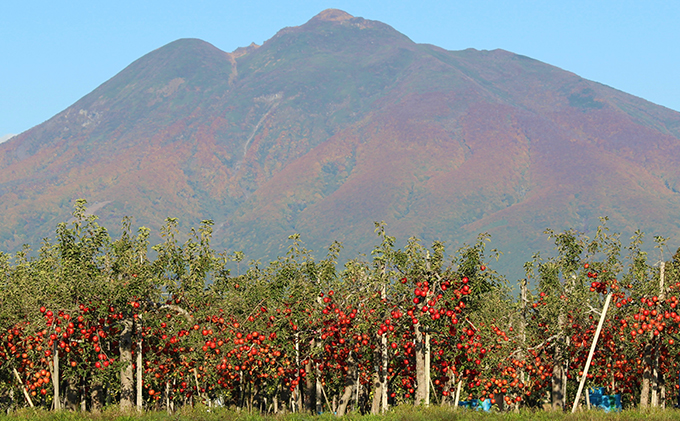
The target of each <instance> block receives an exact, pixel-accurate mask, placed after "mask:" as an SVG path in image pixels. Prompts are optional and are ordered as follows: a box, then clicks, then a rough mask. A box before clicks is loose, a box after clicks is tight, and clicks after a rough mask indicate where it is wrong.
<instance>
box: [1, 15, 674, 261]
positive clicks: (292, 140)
mask: <svg viewBox="0 0 680 421" xmlns="http://www.w3.org/2000/svg"><path fill="white" fill-rule="evenodd" d="M679 140H680V113H677V112H675V111H672V110H670V109H667V108H664V107H661V106H658V105H655V104H652V103H650V102H647V101H645V100H643V99H640V98H637V97H634V96H631V95H628V94H626V93H624V92H621V91H618V90H615V89H612V88H610V87H607V86H605V85H602V84H599V83H596V82H592V81H589V80H585V79H583V78H581V77H579V76H578V75H575V74H573V73H570V72H567V71H564V70H561V69H559V68H556V67H553V66H550V65H548V64H545V63H541V62H539V61H536V60H533V59H531V58H528V57H525V56H521V55H517V54H513V53H511V52H507V51H503V50H493V51H477V50H474V49H468V50H464V51H447V50H444V49H442V48H439V47H436V46H433V45H425V44H416V43H414V42H412V41H411V40H410V39H409V38H408V37H406V36H405V35H403V34H401V33H399V32H397V31H396V30H394V29H393V28H391V27H390V26H388V25H386V24H384V23H380V22H376V21H371V20H367V19H363V18H357V17H353V16H351V15H349V14H347V13H345V12H342V11H339V10H332V9H331V10H326V11H323V12H321V13H320V14H319V15H317V16H315V17H314V18H312V19H311V20H310V21H309V22H307V23H306V24H304V25H302V26H299V27H290V28H284V29H282V30H281V31H279V32H278V33H277V34H276V35H275V36H274V37H273V38H271V39H269V40H268V41H266V42H265V43H264V44H263V45H261V46H257V45H255V44H252V45H250V46H248V47H245V48H239V49H238V50H236V51H234V52H231V53H226V52H223V51H221V50H219V49H217V48H215V47H214V46H212V45H210V44H208V43H206V42H204V41H201V40H197V39H181V40H178V41H175V42H172V43H170V44H168V45H166V46H163V47H161V48H159V49H157V50H155V51H152V52H150V53H149V54H147V55H145V56H144V57H142V58H140V59H139V60H137V61H135V62H134V63H132V64H131V65H130V66H128V67H127V68H125V69H124V70H123V71H121V72H120V73H119V74H117V75H116V76H114V77H113V78H111V79H110V80H108V81H106V82H105V83H104V84H102V85H101V86H99V87H98V88H97V89H95V90H94V91H92V92H91V93H90V94H88V95H86V96H85V97H83V98H82V99H80V100H79V101H78V102H76V103H75V104H73V105H72V106H71V107H69V108H67V109H66V110H64V111H63V112H61V113H59V114H57V115H56V116H54V117H53V118H51V119H50V120H48V121H46V122H45V123H43V124H41V125H39V126H36V127H34V128H32V129H30V130H28V131H27V132H24V133H22V134H20V135H18V136H16V137H14V138H12V139H11V140H9V141H7V142H5V143H3V144H2V145H0V195H1V197H2V200H1V201H0V249H3V250H8V251H10V250H16V249H18V248H19V247H20V246H21V244H22V243H30V244H32V245H34V246H37V245H38V244H39V240H40V239H41V238H42V237H44V236H48V235H51V234H52V233H53V230H54V227H55V225H56V223H58V222H60V221H65V220H67V219H68V218H69V213H70V212H71V210H72V207H73V203H74V201H75V200H76V199H77V198H81V197H83V198H86V199H88V202H89V203H90V206H91V208H92V209H91V210H92V211H93V212H95V213H96V214H97V215H98V216H99V217H100V218H101V220H102V221H103V223H105V224H106V225H107V226H108V227H117V226H119V225H120V220H121V219H122V217H123V216H125V215H129V216H133V217H134V218H135V221H134V223H135V225H145V226H148V227H150V228H152V229H153V230H156V231H157V229H158V228H159V227H160V225H162V223H163V220H164V219H165V218H166V217H168V216H172V217H178V218H179V219H180V221H182V223H183V225H184V227H189V226H195V225H196V224H197V223H198V222H199V221H200V220H203V219H213V220H214V221H215V224H216V225H215V243H214V244H215V245H216V246H218V247H220V248H225V249H227V250H232V251H233V250H244V251H245V252H246V255H247V256H248V257H249V258H258V259H259V258H261V259H263V260H265V261H266V259H269V258H273V257H275V256H276V255H278V254H281V253H282V250H283V249H282V247H285V238H286V236H287V235H289V234H291V233H295V232H298V233H300V234H301V235H302V239H303V240H304V241H305V242H306V244H307V245H308V246H309V247H310V248H312V249H315V250H317V251H319V254H321V253H323V249H324V248H325V247H327V246H328V245H329V244H330V243H331V242H332V241H333V240H339V241H341V242H343V244H344V246H345V251H344V256H345V258H347V257H353V256H354V255H355V254H356V253H359V252H362V253H367V254H368V253H369V252H370V250H371V247H372V246H373V245H374V244H375V243H376V238H375V237H374V235H373V222H374V221H381V220H384V221H385V222H387V224H388V233H390V234H391V235H395V236H397V237H400V238H401V239H404V238H406V237H408V236H418V237H421V238H423V239H424V240H426V241H428V242H429V241H431V240H434V239H439V240H444V241H446V242H447V243H448V244H449V245H450V246H452V247H455V246H459V245H461V244H462V243H463V242H469V241H472V240H474V238H475V237H476V235H477V233H479V232H489V233H491V234H492V236H493V243H492V246H494V247H497V248H499V249H501V250H502V251H504V252H505V255H504V256H503V257H502V260H501V262H500V263H501V268H506V269H507V268H510V267H512V268H514V269H515V272H513V273H519V272H517V270H519V271H520V272H521V263H522V262H523V261H524V260H525V259H526V258H528V257H530V255H531V253H533V252H534V251H536V250H538V249H540V248H544V247H545V244H546V243H545V236H544V235H543V234H542V231H543V230H544V229H545V228H548V227H550V228H554V229H556V230H561V229H566V228H571V227H573V228H576V229H579V230H583V231H589V232H590V231H592V230H593V229H594V228H595V227H596V226H597V225H598V224H599V219H598V217H600V216H605V215H606V216H609V217H610V223H609V225H611V228H612V229H613V230H619V231H622V232H624V234H627V233H631V232H632V231H634V230H635V229H638V228H639V229H642V230H644V231H646V232H647V233H648V234H649V235H650V236H651V235H663V236H666V237H669V238H670V242H669V244H670V245H671V246H673V244H675V245H677V244H678V242H680V222H679V220H678V219H677V218H676V217H675V215H676V212H677V210H678V209H680V207H679V206H680V172H679V171H678V170H677V168H679V166H680V148H679V147H678V146H679ZM518 268H519V269H518Z"/></svg>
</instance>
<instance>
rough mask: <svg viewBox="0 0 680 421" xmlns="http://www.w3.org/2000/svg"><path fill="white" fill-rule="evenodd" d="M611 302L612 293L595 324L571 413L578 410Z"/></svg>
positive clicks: (608, 296)
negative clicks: (595, 328) (595, 327)
mask: <svg viewBox="0 0 680 421" xmlns="http://www.w3.org/2000/svg"><path fill="white" fill-rule="evenodd" d="M611 300H612V293H611V292H610V293H609V294H608V295H607V299H606V300H605V301H604V307H603V308H602V314H601V315H600V322H599V323H598V324H597V330H596V331H595V337H594V338H593V343H592V344H591V345H590V352H589V353H588V359H587V360H586V366H585V368H584V369H583V376H581V382H580V383H579V385H578V392H576V398H575V399H574V405H573V406H572V408H571V413H572V414H573V413H574V412H576V408H578V401H579V399H581V392H583V385H584V384H585V383H586V378H587V377H588V369H589V368H590V363H591V362H592V361H593V354H595V347H596V346H597V340H598V339H599V338H600V332H602V325H604V319H605V317H606V316H607V310H608V309H609V302H610V301H611Z"/></svg>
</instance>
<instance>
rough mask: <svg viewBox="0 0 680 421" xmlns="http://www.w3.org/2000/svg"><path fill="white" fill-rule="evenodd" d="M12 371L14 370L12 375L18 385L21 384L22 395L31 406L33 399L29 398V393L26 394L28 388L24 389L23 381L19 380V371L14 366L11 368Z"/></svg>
mask: <svg viewBox="0 0 680 421" xmlns="http://www.w3.org/2000/svg"><path fill="white" fill-rule="evenodd" d="M12 371H13V372H14V376H15V377H16V378H17V380H18V381H19V385H20V386H21V391H22V392H24V397H25V398H26V402H28V406H30V407H31V408H33V401H32V400H31V395H29V394H28V390H26V387H25V386H24V382H23V381H21V377H20V376H19V372H18V371H17V369H16V368H12Z"/></svg>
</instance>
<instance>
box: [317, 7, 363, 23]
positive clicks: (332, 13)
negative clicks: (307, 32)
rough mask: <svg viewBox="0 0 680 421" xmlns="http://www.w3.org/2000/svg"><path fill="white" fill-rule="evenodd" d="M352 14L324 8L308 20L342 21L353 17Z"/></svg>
mask: <svg viewBox="0 0 680 421" xmlns="http://www.w3.org/2000/svg"><path fill="white" fill-rule="evenodd" d="M353 18H354V16H352V15H350V14H349V13H347V12H344V11H342V10H339V9H326V10H324V11H322V12H321V13H319V14H318V15H316V16H314V17H313V18H312V19H310V22H313V21H323V22H344V21H346V20H350V19H353Z"/></svg>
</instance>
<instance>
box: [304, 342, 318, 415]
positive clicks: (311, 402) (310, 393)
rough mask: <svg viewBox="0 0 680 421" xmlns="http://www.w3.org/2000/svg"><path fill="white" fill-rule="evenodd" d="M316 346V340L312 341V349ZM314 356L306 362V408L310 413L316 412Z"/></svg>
mask: <svg viewBox="0 0 680 421" xmlns="http://www.w3.org/2000/svg"><path fill="white" fill-rule="evenodd" d="M313 347H314V341H312V349H313ZM313 367H314V366H313V365H312V358H307V363H306V364H305V408H306V409H307V412H309V413H310V414H314V406H315V402H316V399H315V397H314V392H315V389H316V387H315V384H314V379H313V377H312V369H313Z"/></svg>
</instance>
